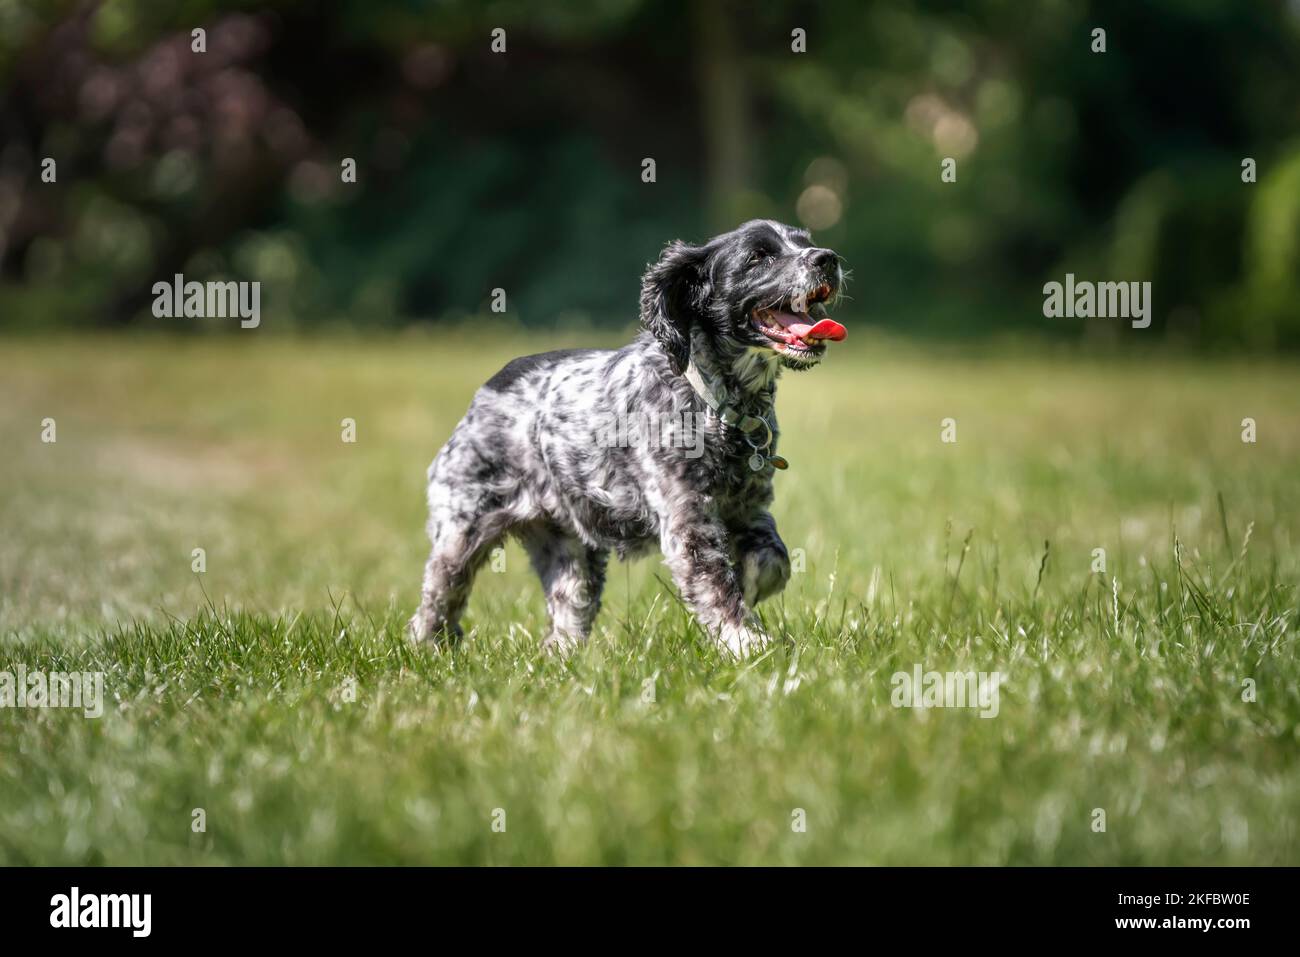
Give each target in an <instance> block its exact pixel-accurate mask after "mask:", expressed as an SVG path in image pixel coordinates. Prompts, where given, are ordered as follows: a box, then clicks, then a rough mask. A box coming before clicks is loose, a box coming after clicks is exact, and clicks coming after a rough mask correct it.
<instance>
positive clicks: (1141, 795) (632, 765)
mask: <svg viewBox="0 0 1300 957" xmlns="http://www.w3.org/2000/svg"><path fill="white" fill-rule="evenodd" d="M555 344H561V343H558V340H557V341H555V342H553V341H550V340H548V341H547V342H545V343H542V342H540V341H538V340H534V341H531V342H525V341H523V340H521V339H518V338H516V339H513V340H508V341H495V340H483V341H477V342H474V343H472V344H471V343H470V341H469V340H468V339H467V338H456V339H454V340H451V341H449V340H448V337H443V338H442V339H437V340H434V339H424V338H412V339H407V340H397V339H392V340H388V341H383V342H377V343H370V342H360V341H343V340H338V339H331V340H322V341H308V342H300V341H290V340H277V339H274V338H270V337H258V336H251V335H250V336H244V335H237V336H231V337H229V338H221V339H196V340H193V341H185V342H176V341H172V340H165V339H164V340H148V339H138V340H125V339H82V340H73V339H66V340H55V341H42V340H19V341H8V342H5V343H4V344H3V350H2V351H0V448H2V449H3V453H0V454H2V455H3V459H4V465H3V469H4V472H3V479H2V482H3V484H2V485H0V489H2V490H3V495H0V670H5V669H7V670H10V671H13V670H14V669H15V668H16V667H17V666H18V665H19V664H22V665H25V666H26V667H27V668H28V669H29V670H46V671H58V670H65V671H66V670H78V671H102V672H104V673H105V678H104V682H105V693H106V697H107V700H108V703H107V707H106V711H105V714H104V715H103V717H101V718H99V719H95V720H88V719H86V718H85V717H83V716H82V715H81V714H80V713H79V712H70V711H60V710H53V709H47V710H31V709H28V710H19V709H12V708H6V709H0V863H5V864H83V863H85V864H110V863H111V864H177V863H186V864H289V863H293V864H327V863H357V864H360V863H402V864H416V863H490V864H506V863H530V864H541V863H561V864H668V863H676V864H722V863H739V864H759V863H764V864H807V863H822V864H849V863H866V864H902V863H923V864H1008V863H1010V864H1208V863H1215V864H1296V863H1300V835H1298V833H1297V826H1296V823H1295V822H1296V818H1297V811H1300V692H1298V690H1297V689H1298V688H1300V680H1298V679H1300V664H1298V663H1297V659H1296V632H1297V615H1298V611H1297V595H1296V583H1297V580H1298V576H1297V571H1298V570H1300V569H1298V563H1300V549H1298V548H1297V533H1298V532H1300V482H1297V465H1300V455H1298V454H1297V453H1298V452H1300V393H1297V391H1296V389H1295V382H1296V373H1297V371H1298V370H1297V368H1296V367H1295V366H1294V365H1288V364H1284V363H1262V364H1251V363H1245V362H1229V361H1223V362H1200V361H1192V360H1182V359H1157V358H1152V357H1146V358H1142V359H1124V358H1115V357H1109V358H1104V359H1103V358H1066V357H1054V356H1050V355H1032V354H1022V355H1013V356H1007V357H999V358H990V357H983V358H981V357H978V356H964V357H963V356H935V355H927V354H924V353H922V352H920V351H918V350H917V349H916V348H914V347H908V346H903V345H899V344H896V343H889V342H880V343H877V342H872V341H871V340H870V338H869V337H867V336H862V335H857V336H855V337H854V339H853V340H851V341H850V342H847V343H845V344H844V347H843V348H842V349H837V350H836V352H835V355H833V356H832V357H831V359H830V361H829V362H828V364H827V365H826V367H825V368H823V369H821V370H819V371H817V372H816V373H813V374H810V375H804V376H796V377H789V378H788V379H787V380H786V381H785V383H784V384H783V386H782V390H781V396H780V400H779V410H780V415H781V420H782V426H783V430H784V435H783V438H782V452H783V453H784V454H785V455H786V456H787V457H788V458H789V459H790V462H791V468H790V471H788V472H786V473H784V474H781V475H779V476H778V477H777V480H776V481H777V503H776V507H775V512H776V516H777V520H778V524H779V525H780V527H781V528H782V530H783V534H784V536H785V539H786V541H787V544H788V545H789V546H790V548H791V549H798V550H799V551H798V552H796V561H797V562H801V563H802V570H800V571H798V572H796V574H795V575H794V578H793V580H792V581H791V584H790V587H789V588H788V589H787V591H786V593H785V595H784V597H783V598H782V599H780V600H777V601H776V602H773V603H769V604H768V605H766V606H764V613H765V615H766V616H767V619H768V621H769V622H770V623H771V625H772V627H773V628H774V629H776V630H778V631H780V632H782V633H784V634H785V635H787V636H788V637H789V642H788V644H783V645H780V646H778V647H776V648H774V649H772V650H771V651H769V652H768V653H766V654H765V655H764V656H763V657H761V658H759V659H757V660H754V661H750V662H747V663H743V664H738V663H733V662H729V661H726V660H724V659H723V658H721V657H720V656H719V655H718V654H717V653H716V652H715V651H713V650H712V649H711V648H710V647H708V646H707V644H705V643H704V642H703V641H702V639H701V637H700V636H699V634H698V633H697V632H696V630H695V629H694V627H693V626H692V625H691V623H690V620H689V619H688V617H687V616H686V615H685V614H684V613H683V612H682V610H681V609H680V607H679V606H678V604H677V602H676V600H675V598H674V597H673V595H672V592H671V591H670V590H669V589H667V588H666V587H665V586H664V584H663V583H662V582H661V579H662V580H663V581H666V580H667V579H666V575H665V574H664V571H663V569H662V568H661V567H660V566H659V565H658V564H657V563H656V562H655V561H653V560H646V561H642V562H640V563H637V564H633V565H630V566H618V565H615V566H614V567H613V568H612V569H611V575H610V586H609V589H608V592H607V595H606V605H605V609H604V611H603V612H602V614H601V618H600V620H599V623H598V626H597V633H596V635H595V636H594V638H593V640H592V642H591V644H590V646H589V647H588V648H587V649H586V650H585V651H583V652H581V653H579V654H578V655H577V656H575V657H573V658H571V659H569V660H567V661H565V660H557V659H554V658H551V657H547V656H544V655H542V654H541V653H540V652H539V651H538V640H539V638H540V636H541V634H542V633H543V627H544V611H543V606H542V602H541V597H540V594H539V592H538V589H537V587H536V585H535V583H534V582H533V580H532V578H531V573H530V572H529V571H528V570H527V566H526V562H525V560H524V558H523V555H522V553H521V552H519V551H518V550H517V549H516V548H515V546H510V547H509V548H508V549H507V552H506V562H505V569H504V570H503V571H501V572H500V573H493V572H491V571H486V572H485V573H484V574H483V575H482V577H481V578H480V580H479V582H478V586H477V588H476V590H475V594H474V598H473V600H472V602H471V607H470V613H469V616H468V618H467V621H466V625H467V626H468V627H472V629H473V635H472V637H471V639H470V640H468V641H467V642H465V643H464V644H462V645H461V646H460V647H458V648H457V649H455V650H454V651H450V652H446V653H442V654H437V655H429V654H423V653H419V652H416V651H413V650H411V649H410V648H408V647H407V646H406V645H405V643H404V641H403V638H402V634H401V632H402V625H403V622H404V620H405V618H406V616H407V615H409V613H410V610H411V608H412V607H413V604H414V602H415V599H416V592H417V585H418V578H419V571H420V564H421V561H422V559H423V552H424V548H425V542H424V539H423V532H422V523H423V503H422V479H423V472H424V468H425V466H426V465H427V464H428V461H429V459H430V458H431V457H432V455H433V453H434V452H435V451H436V449H437V448H438V446H439V444H440V443H441V442H442V440H443V439H445V437H446V436H447V434H448V432H449V430H450V429H451V427H452V426H453V425H454V423H455V421H456V420H457V419H458V418H459V416H460V415H461V413H462V412H463V411H464V408H465V405H466V403H467V401H468V399H469V396H470V394H471V392H472V391H473V389H474V388H475V387H476V386H477V384H479V383H480V382H482V381H483V380H484V379H485V378H486V377H487V376H488V375H490V374H491V372H492V371H494V370H495V369H496V368H497V367H499V366H500V365H501V364H502V363H503V362H504V361H505V360H506V359H507V358H509V357H510V356H511V355H514V354H518V353H521V352H526V351H537V349H539V348H543V347H550V346H552V345H555ZM1248 416H1249V417H1252V418H1254V419H1255V420H1256V421H1257V423H1258V425H1257V427H1258V441H1257V442H1256V443H1254V444H1246V443H1243V442H1242V441H1241V420H1242V419H1243V418H1245V417H1248ZM46 417H51V418H54V419H55V421H56V427H57V442H55V443H53V444H43V443H42V442H41V441H40V432H41V420H42V419H44V418H46ZM345 417H351V418H354V419H355V420H356V422H357V442H356V443H355V444H345V443H343V442H342V441H341V440H340V421H341V419H343V418H345ZM945 417H952V418H954V419H955V420H956V422H957V442H956V443H953V444H947V443H943V442H941V441H940V421H941V420H942V419H943V418H945ZM200 547H201V548H203V549H205V551H206V571H205V572H203V573H202V574H196V573H194V572H193V571H192V570H191V562H192V550H193V549H195V548H200ZM1099 548H1100V549H1105V562H1106V570H1105V572H1104V573H1100V572H1096V571H1094V570H1093V567H1094V563H1095V562H1096V561H1097V558H1096V555H1095V553H1094V549H1099ZM915 664H920V665H922V666H923V667H924V668H925V669H926V670H938V671H949V670H958V671H965V670H974V671H986V672H987V671H995V670H996V671H1000V672H1002V673H1003V674H1004V675H1006V678H1005V687H1004V688H1003V690H1002V694H1001V698H1000V707H999V711H998V714H997V716H996V717H995V718H990V719H982V718H980V717H979V716H978V715H977V714H976V713H974V712H973V711H970V710H961V709H935V710H928V711H927V710H907V709H896V708H894V707H892V706H891V703H890V692H891V676H892V675H893V674H894V673H895V672H897V671H908V672H910V671H911V670H912V668H913V666H914V665H915ZM1247 679H1249V680H1250V681H1251V682H1253V688H1254V695H1253V698H1254V700H1243V698H1250V697H1251V695H1250V694H1246V693H1244V687H1245V686H1244V685H1243V682H1245V681H1246V680H1247ZM350 689H351V690H350ZM351 699H354V700H351ZM196 808H201V809H203V811H204V813H205V816H206V830H204V831H201V832H196V831H195V830H194V829H193V827H192V822H193V820H194V809H196ZM1098 808H1100V809H1103V810H1104V811H1105V814H1106V829H1105V831H1104V832H1100V833H1099V832H1097V831H1094V829H1093V825H1094V821H1096V820H1097V817H1096V816H1095V814H1094V809H1098ZM497 809H501V810H503V811H504V815H505V818H504V820H505V830H504V832H501V831H497V830H494V829H493V823H494V820H495V821H496V822H498V824H499V822H500V821H501V816H500V814H499V813H498V811H497ZM796 809H802V811H803V812H804V814H805V816H806V822H807V826H806V830H804V831H798V830H795V829H793V828H792V821H793V820H794V818H795V816H796ZM494 815H495V817H494Z"/></svg>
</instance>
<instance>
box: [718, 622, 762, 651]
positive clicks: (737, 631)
mask: <svg viewBox="0 0 1300 957" xmlns="http://www.w3.org/2000/svg"><path fill="white" fill-rule="evenodd" d="M771 643H772V636H771V635H769V634H768V633H767V632H766V631H764V630H763V627H762V625H760V624H759V623H758V622H757V621H749V622H746V623H745V624H743V625H723V626H722V628H721V629H720V630H719V632H718V644H719V645H720V646H721V647H722V648H724V649H726V650H727V651H728V652H729V653H730V654H731V655H732V656H733V657H735V658H748V657H750V656H751V655H755V654H757V653H758V652H760V651H762V650H763V649H764V648H766V647H767V646H768V645H769V644H771Z"/></svg>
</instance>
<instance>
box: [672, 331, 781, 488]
mask: <svg viewBox="0 0 1300 957" xmlns="http://www.w3.org/2000/svg"><path fill="white" fill-rule="evenodd" d="M685 375H686V381H687V382H689V383H690V384H691V388H692V389H694V390H695V394H696V395H698V396H699V397H700V398H701V399H703V400H704V404H705V405H707V406H708V407H709V408H710V409H712V410H713V411H714V412H715V413H716V414H717V416H718V418H719V419H721V420H722V421H723V423H725V424H726V425H730V426H733V427H734V428H737V429H740V431H741V433H742V434H743V435H744V437H745V441H746V442H747V443H749V447H750V448H751V449H753V450H754V454H753V455H751V456H750V457H749V467H750V468H751V469H753V470H754V471H755V472H757V471H759V470H760V469H762V468H763V466H764V465H771V466H774V467H775V468H778V469H786V468H789V467H790V463H788V462H787V461H786V460H785V459H783V458H782V457H781V456H779V455H773V454H772V453H771V452H769V451H768V450H769V449H770V448H771V447H772V439H773V438H775V435H774V433H773V431H772V424H771V423H770V422H768V421H767V418H766V417H765V416H762V415H750V414H748V413H746V412H742V411H741V410H740V409H738V408H737V407H736V405H735V404H734V403H732V402H731V401H730V397H729V396H728V395H727V390H726V387H725V386H723V385H722V383H720V382H717V381H716V380H714V381H710V380H709V379H708V378H706V377H705V374H704V372H703V370H702V369H700V367H699V366H698V365H696V364H695V358H694V356H692V357H691V359H690V360H689V361H688V362H687V363H686V371H685ZM766 394H767V397H768V400H769V402H770V400H771V395H772V394H771V392H767V393H766Z"/></svg>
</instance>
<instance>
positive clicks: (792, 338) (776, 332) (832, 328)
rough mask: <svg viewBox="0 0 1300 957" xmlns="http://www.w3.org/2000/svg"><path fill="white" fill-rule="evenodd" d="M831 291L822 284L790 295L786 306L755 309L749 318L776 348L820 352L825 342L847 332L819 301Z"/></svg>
mask: <svg viewBox="0 0 1300 957" xmlns="http://www.w3.org/2000/svg"><path fill="white" fill-rule="evenodd" d="M830 295H831V287H830V286H828V285H826V284H822V285H820V286H818V287H817V288H815V289H813V290H811V291H809V292H803V293H799V294H798V295H795V296H793V297H791V299H790V304H789V308H788V309H770V308H762V309H755V310H753V312H751V313H750V318H751V319H752V320H753V323H754V328H755V329H757V330H758V331H759V332H761V333H762V334H763V335H764V336H766V337H767V338H768V339H770V340H772V348H774V349H776V351H777V352H787V353H794V354H800V353H816V354H819V355H820V354H821V353H822V352H824V351H825V350H826V345H825V344H826V343H827V342H839V341H840V340H841V339H843V338H844V337H845V336H846V335H848V331H847V330H846V329H845V328H844V327H843V326H842V325H840V324H839V323H838V322H836V321H835V320H834V319H831V318H830V317H829V316H827V315H826V307H825V306H824V305H822V303H824V302H825V301H826V300H827V299H829V298H830Z"/></svg>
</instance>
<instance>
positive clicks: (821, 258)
mask: <svg viewBox="0 0 1300 957" xmlns="http://www.w3.org/2000/svg"><path fill="white" fill-rule="evenodd" d="M838 258H839V257H838V256H836V255H835V252H834V250H831V249H812V250H809V252H808V260H809V262H811V263H812V264H813V265H814V266H819V267H821V268H822V269H827V268H829V267H831V266H833V265H835V260H836V259H838Z"/></svg>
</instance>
